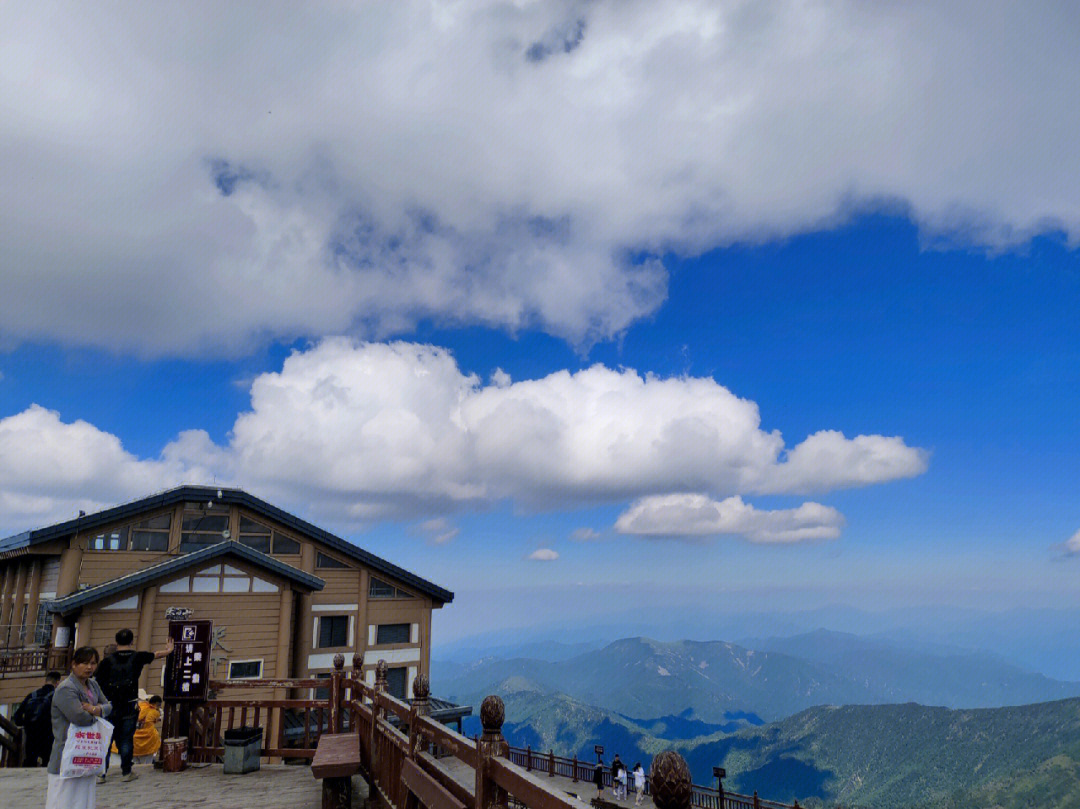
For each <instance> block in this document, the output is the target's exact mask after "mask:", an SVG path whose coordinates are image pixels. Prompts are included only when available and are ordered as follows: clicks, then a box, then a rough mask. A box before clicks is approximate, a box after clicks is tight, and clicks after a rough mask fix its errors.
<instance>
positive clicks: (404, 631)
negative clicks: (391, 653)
mask: <svg viewBox="0 0 1080 809" xmlns="http://www.w3.org/2000/svg"><path fill="white" fill-rule="evenodd" d="M409 628H410V627H409V624H379V628H378V629H377V630H376V632H375V643H377V644H379V645H380V646H381V645H383V644H384V643H408V642H409V635H410V632H409Z"/></svg>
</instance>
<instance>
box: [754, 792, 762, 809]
mask: <svg viewBox="0 0 1080 809" xmlns="http://www.w3.org/2000/svg"><path fill="white" fill-rule="evenodd" d="M754 809H761V799H760V798H759V797H758V796H757V790H756V789H755V790H754Z"/></svg>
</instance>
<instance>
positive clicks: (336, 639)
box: [319, 615, 349, 649]
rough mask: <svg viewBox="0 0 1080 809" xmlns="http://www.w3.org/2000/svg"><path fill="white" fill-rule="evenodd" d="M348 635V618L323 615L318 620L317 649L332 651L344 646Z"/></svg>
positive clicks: (345, 616)
mask: <svg viewBox="0 0 1080 809" xmlns="http://www.w3.org/2000/svg"><path fill="white" fill-rule="evenodd" d="M348 633H349V616H347V615H323V616H320V618H319V648H320V649H332V648H334V647H336V646H346V645H347V644H348V641H347V640H346V639H347V637H348Z"/></svg>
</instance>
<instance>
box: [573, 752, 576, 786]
mask: <svg viewBox="0 0 1080 809" xmlns="http://www.w3.org/2000/svg"><path fill="white" fill-rule="evenodd" d="M573 781H574V783H575V784H576V783H577V753H574V778H573Z"/></svg>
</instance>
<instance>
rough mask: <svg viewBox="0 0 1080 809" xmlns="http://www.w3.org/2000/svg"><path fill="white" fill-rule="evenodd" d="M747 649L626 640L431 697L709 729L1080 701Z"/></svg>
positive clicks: (880, 644)
mask: <svg viewBox="0 0 1080 809" xmlns="http://www.w3.org/2000/svg"><path fill="white" fill-rule="evenodd" d="M753 643H754V644H755V646H756V647H757V648H747V647H746V646H744V645H740V644H735V643H728V642H724V641H707V642H701V641H686V640H684V641H676V642H668V643H663V642H660V641H655V640H651V639H649V638H625V639H622V640H618V641H615V642H614V643H611V644H608V645H607V646H604V647H602V648H600V649H596V650H593V651H588V652H585V653H582V654H577V655H573V656H570V657H567V658H565V659H559V660H537V659H531V658H525V657H518V658H511V659H499V658H484V659H481V660H478V661H475V662H473V663H471V664H448V663H440V662H438V661H436V662H434V663H433V679H434V682H435V683H436V684H437V687H438V691H439V693H440V694H443V695H446V696H448V697H451V698H455V699H460V700H464V701H473V702H476V703H477V704H478V701H479V700H480V699H482V698H483V696H484V695H485V694H488V693H498V692H499V691H500V690H504V686H505V684H506V683H507V681H510V680H511V679H512V678H520V679H519V680H517V681H515V682H516V683H517V685H518V686H520V685H521V683H531V684H533V685H534V686H535V687H536V688H537V689H538V690H543V691H551V692H556V693H562V694H566V695H568V696H570V697H573V698H574V699H576V700H579V701H581V702H583V703H585V704H587V705H592V706H595V707H597V708H603V709H606V710H609V711H613V712H615V713H618V714H621V715H623V716H631V717H646V718H655V717H660V716H665V715H679V714H683V713H684V712H685V711H687V710H688V709H689V710H690V711H691V715H692V717H693V718H695V719H698V720H701V721H704V722H708V723H717V724H719V723H723V722H725V721H728V717H729V715H730V714H731V713H732V712H743V713H747V714H753V715H756V716H758V717H761V719H763V720H765V721H769V722H771V721H775V720H778V719H782V718H783V717H786V716H790V715H791V714H793V713H796V712H798V711H801V710H805V709H806V708H810V707H813V706H817V705H852V704H858V705H865V704H887V703H902V702H918V703H920V704H924V705H940V706H945V707H950V708H983V707H998V706H1003V705H1022V704H1028V703H1033V702H1044V701H1049V700H1056V699H1063V698H1066V697H1072V696H1080V683H1076V682H1063V681H1058V680H1054V679H1051V678H1049V677H1046V676H1044V675H1042V674H1037V673H1033V672H1030V671H1025V670H1023V669H1021V668H1019V667H1018V666H1015V665H1013V664H1011V663H1009V662H1007V661H1005V660H1002V659H1001V658H999V657H997V656H994V655H990V654H986V653H978V652H966V651H961V650H956V651H950V650H940V651H935V652H928V651H916V650H912V649H905V648H902V647H900V646H898V645H895V644H892V643H889V642H886V641H883V640H876V639H867V638H860V637H858V636H855V635H849V634H842V633H837V632H829V631H826V630H819V631H816V632H813V633H810V634H806V635H800V636H795V637H791V638H767V639H760V640H757V641H753ZM517 690H520V688H518V689H517Z"/></svg>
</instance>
